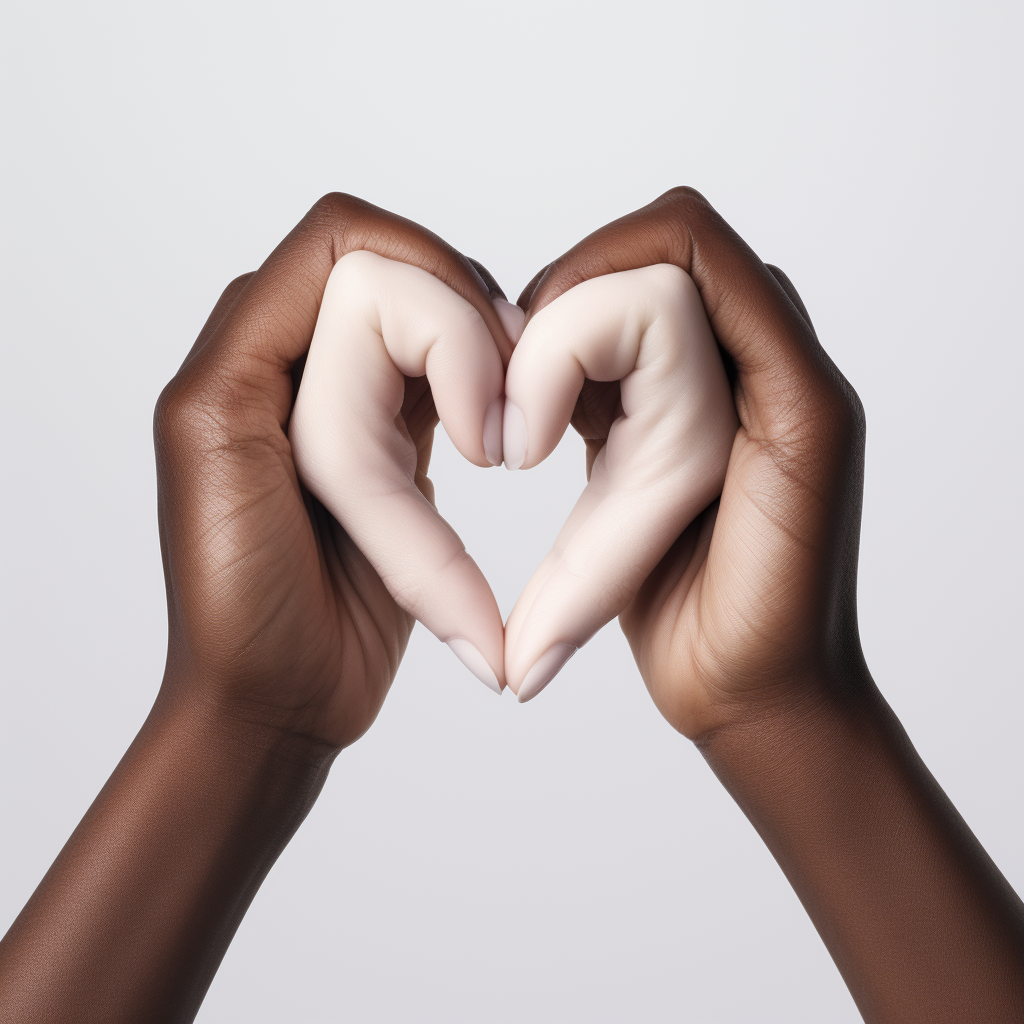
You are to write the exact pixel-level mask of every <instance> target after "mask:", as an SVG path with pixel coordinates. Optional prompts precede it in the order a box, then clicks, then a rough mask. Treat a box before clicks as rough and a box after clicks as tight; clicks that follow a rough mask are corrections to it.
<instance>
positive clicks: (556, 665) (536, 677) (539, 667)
mask: <svg viewBox="0 0 1024 1024" xmlns="http://www.w3.org/2000/svg"><path fill="white" fill-rule="evenodd" d="M578 650H579V648H578V647H573V645H572V644H555V645H554V646H553V647H549V648H548V649H547V650H546V651H545V652H544V653H543V654H542V655H541V656H540V657H539V658H538V659H537V661H536V663H535V664H534V666H533V668H531V669H530V671H529V672H527V673H526V678H525V679H524V680H523V684H522V686H520V687H519V703H520V704H525V703H526V702H527V701H528V700H532V699H533V698H534V697H536V696H537V694H538V693H540V691H541V690H543V689H544V687H545V686H547V685H548V683H550V682H551V680H552V679H554V678H555V676H557V675H558V673H559V672H561V670H562V666H563V665H564V664H565V663H566V662H567V661H568V660H569V659H570V658H571V657H572V656H573V655H574V654H575V653H576V652H577V651H578Z"/></svg>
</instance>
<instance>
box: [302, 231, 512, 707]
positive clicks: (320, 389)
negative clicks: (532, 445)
mask: <svg viewBox="0 0 1024 1024" xmlns="http://www.w3.org/2000/svg"><path fill="white" fill-rule="evenodd" d="M424 374H425V375H426V377H427V380H428V381H429V383H430V387H431V391H432V392H433V397H434V403H435V405H436V407H437V412H438V416H439V418H440V420H441V422H442V423H443V424H444V426H445V429H446V431H447V432H448V435H449V437H450V438H451V440H452V442H453V443H454V445H455V447H456V448H457V449H458V450H459V451H460V452H461V453H462V455H464V456H465V457H466V458H467V459H468V460H469V461H470V462H473V463H475V464H476V465H478V466H487V465H489V464H496V463H498V462H500V461H501V454H500V449H501V436H500V433H501V405H502V401H503V399H502V388H503V370H502V359H501V355H500V354H499V351H498V348H497V346H496V344H495V341H494V339H493V337H492V334H491V332H490V331H489V330H488V327H487V325H486V324H485V323H484V320H483V319H482V317H481V315H480V314H479V313H478V312H477V310H476V309H475V308H474V307H473V306H472V305H471V304H470V303H469V302H467V301H466V300H465V299H464V298H462V297H461V296H460V295H458V294H457V293H456V292H454V291H453V290H452V289H451V288H449V287H448V286H447V285H445V284H443V283H442V282H441V281H439V280H438V279H437V278H436V277H434V276H433V275H431V274H429V273H427V272H426V271H425V270H421V269H419V268H418V267H414V266H411V265H409V264H406V263H398V262H394V261H391V260H388V259H385V258H383V257H381V256H377V255H375V254H374V253H370V252H365V251H359V252H352V253H349V254H348V255H346V256H343V257H342V258H341V259H340V260H339V261H338V263H337V264H336V266H335V267H334V270H333V271H332V273H331V276H330V279H329V281H328V283H327V288H326V290H325V292H324V299H323V304H322V306H321V308H320V314H319V317H318V319H317V324H316V329H315V331H314V334H313V340H312V343H311V344H310V348H309V357H308V359H307V362H306V368H305V372H304V373H303V378H302V384H301V387H300V389H299V393H298V396H297V398H296V401H295V408H294V411H293V413H292V418H291V424H290V428H289V438H290V440H291V444H292V449H293V454H294V457H295V463H296V466H297V468H298V471H299V474H300V476H301V478H302V480H303V482H304V483H305V484H306V486H307V487H308V488H309V490H310V491H311V492H312V493H313V494H315V495H316V497H317V498H319V500H320V501H321V502H322V503H323V504H324V505H325V506H326V507H327V508H328V510H329V511H330V512H331V514H332V515H333V516H334V517H335V518H336V519H337V520H338V522H339V523H340V524H341V525H342V527H343V528H344V529H345V531H346V532H347V533H348V534H349V536H351V537H352V539H353V541H354V542H355V543H356V545H357V546H358V547H359V549H360V550H361V551H362V552H363V554H364V555H366V557H367V559H368V560H369V562H370V564H371V565H372V566H373V567H374V569H375V570H376V571H377V573H378V574H379V575H380V577H381V579H382V580H383V581H384V583H385V585H386V586H387V588H388V591H389V592H390V593H391V595H392V597H393V598H394V599H395V601H396V602H397V603H398V604H399V605H400V606H401V607H402V608H404V609H405V610H406V611H407V612H409V613H410V614H411V615H413V616H414V617H415V618H417V619H418V620H419V621H420V622H422V623H423V624H424V625H425V626H426V627H427V628H428V629H429V630H430V631H431V632H432V633H433V634H434V635H435V636H437V637H438V638H439V639H441V640H443V641H444V642H445V643H447V644H449V645H450V646H451V648H452V650H453V651H454V652H455V653H456V654H457V655H458V656H459V657H460V659H461V660H462V661H463V662H464V663H465V664H466V666H467V667H468V668H469V669H470V670H471V671H472V672H473V673H474V675H476V676H477V678H479V679H480V680H481V681H482V682H484V683H486V684H487V685H488V686H490V687H491V688H492V689H494V690H495V691H497V692H500V691H501V686H502V685H503V681H504V635H503V629H502V622H501V615H500V613H499V611H498V606H497V602H496V601H495V599H494V595H493V594H492V592H491V588H490V586H489V585H488V583H487V581H486V580H485V579H484V576H483V574H482V573H481V572H480V569H479V568H478V567H477V565H476V563H475V562H474V561H473V559H472V558H470V556H469V555H468V554H467V553H466V550H465V547H464V545H463V544H462V541H461V540H460V539H459V537H458V535H457V534H456V533H455V531H454V530H453V529H452V528H451V526H449V524H448V523H447V522H446V521H445V520H444V518H442V516H441V515H440V514H439V513H438V512H437V510H436V509H435V508H434V506H433V505H432V504H431V503H430V502H429V501H428V500H427V499H426V498H425V497H424V495H423V494H422V492H421V491H420V490H419V488H418V487H417V486H416V468H417V452H416V447H415V444H414V443H413V441H412V438H411V436H410V435H409V432H408V430H407V429H406V428H405V425H404V423H403V421H402V418H401V415H400V413H401V409H402V402H403V398H404V395H405V378H406V377H407V376H408V377H422V376H423V375H424Z"/></svg>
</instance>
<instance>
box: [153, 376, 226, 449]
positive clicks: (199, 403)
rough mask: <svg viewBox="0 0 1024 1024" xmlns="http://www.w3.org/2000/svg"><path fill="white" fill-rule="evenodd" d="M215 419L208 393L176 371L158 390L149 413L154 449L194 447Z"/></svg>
mask: <svg viewBox="0 0 1024 1024" xmlns="http://www.w3.org/2000/svg"><path fill="white" fill-rule="evenodd" d="M217 420H218V416H217V413H216V406H215V403H214V401H213V398H212V396H211V395H209V394H207V393H206V392H205V390H204V389H202V388H197V387H195V385H194V384H192V383H190V382H188V381H185V380H183V379H182V378H181V375H180V374H179V375H178V376H175V377H173V378H171V380H170V382H169V383H168V384H167V386H166V387H165V388H164V389H163V391H161V392H160V396H159V398H157V401H156V408H155V409H154V412H153V437H154V441H155V444H156V447H157V450H158V452H162V451H167V450H180V449H182V448H185V449H190V448H194V447H195V446H196V445H197V443H198V442H199V440H200V438H201V437H202V436H204V435H206V434H208V433H209V431H210V427H211V425H212V424H214V423H216V422H217Z"/></svg>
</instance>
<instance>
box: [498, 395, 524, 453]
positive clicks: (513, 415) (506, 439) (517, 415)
mask: <svg viewBox="0 0 1024 1024" xmlns="http://www.w3.org/2000/svg"><path fill="white" fill-rule="evenodd" d="M504 419H505V422H504V431H503V437H502V443H503V445H504V448H505V468H506V469H518V468H519V467H520V466H521V465H522V464H523V463H524V462H525V461H526V417H525V416H524V415H523V410H522V409H520V408H519V406H518V405H516V404H514V403H513V402H510V401H509V400H508V399H507V398H506V399H505V418H504Z"/></svg>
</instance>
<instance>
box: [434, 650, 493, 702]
mask: <svg viewBox="0 0 1024 1024" xmlns="http://www.w3.org/2000/svg"><path fill="white" fill-rule="evenodd" d="M446 643H447V644H448V647H449V648H450V649H451V651H452V653H453V654H454V655H455V657H456V658H458V659H459V661H461V662H462V664H463V665H465V666H466V668H468V669H469V671H470V672H472V673H473V675H474V676H476V678H477V679H479V680H480V682H481V683H483V684H484V686H486V687H487V689H489V690H492V691H493V692H494V693H496V694H498V696H499V697H500V696H501V689H502V686H501V682H500V681H499V680H498V677H497V675H496V674H495V672H494V669H492V668H491V666H490V665H489V664H488V663H487V659H486V658H485V657H484V656H483V655H482V654H481V653H480V652H479V651H478V650H477V648H476V647H475V646H474V645H473V644H471V643H470V642H469V641H468V640H467V639H466V638H465V637H463V636H453V637H450V638H449V639H448V640H447V641H446Z"/></svg>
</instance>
